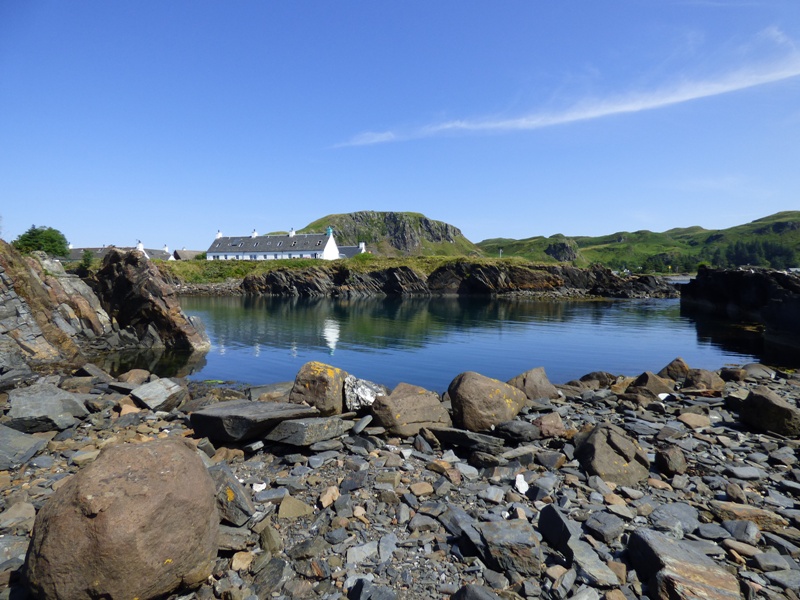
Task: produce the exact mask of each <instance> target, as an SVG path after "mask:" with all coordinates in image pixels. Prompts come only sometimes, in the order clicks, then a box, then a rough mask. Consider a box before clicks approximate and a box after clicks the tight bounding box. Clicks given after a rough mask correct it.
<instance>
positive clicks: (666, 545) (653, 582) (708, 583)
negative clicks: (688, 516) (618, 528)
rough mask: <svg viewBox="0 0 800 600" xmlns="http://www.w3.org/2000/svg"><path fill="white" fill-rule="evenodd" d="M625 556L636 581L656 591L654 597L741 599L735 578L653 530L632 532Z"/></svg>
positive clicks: (683, 545)
mask: <svg viewBox="0 0 800 600" xmlns="http://www.w3.org/2000/svg"><path fill="white" fill-rule="evenodd" d="M628 556H629V557H630V560H631V562H632V563H633V566H634V567H635V569H636V573H637V574H638V575H639V578H640V579H641V580H642V581H644V582H647V583H648V584H649V585H650V586H651V587H652V588H653V589H654V590H657V597H665V598H673V597H680V598H714V599H715V600H741V595H740V593H739V581H738V580H737V578H736V576H735V575H733V574H732V573H730V572H728V571H727V570H726V569H724V568H723V567H722V566H720V565H719V564H717V563H716V562H714V561H713V560H712V559H710V558H708V557H707V556H705V555H704V554H701V553H699V552H697V551H695V550H694V549H692V548H691V547H690V546H689V545H687V544H684V543H681V542H679V541H677V540H675V539H672V538H670V537H668V536H666V535H664V534H662V533H659V532H657V531H654V530H652V529H637V530H635V531H633V532H632V533H631V536H630V539H629V540H628Z"/></svg>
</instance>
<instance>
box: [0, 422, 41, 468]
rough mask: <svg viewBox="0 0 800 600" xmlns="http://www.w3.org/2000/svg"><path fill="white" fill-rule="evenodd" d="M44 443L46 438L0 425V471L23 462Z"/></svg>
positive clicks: (31, 456)
mask: <svg viewBox="0 0 800 600" xmlns="http://www.w3.org/2000/svg"><path fill="white" fill-rule="evenodd" d="M46 445H47V440H46V439H40V438H37V437H34V436H32V435H28V434H27V433H22V432H20V431H17V430H16V429H11V428H10V427H6V426H5V425H0V471H7V470H9V469H14V468H16V467H19V466H20V465H23V464H25V463H26V462H28V461H29V460H30V459H31V458H33V456H34V455H36V453H37V452H39V451H40V450H41V449H42V448H44V447H45V446H46Z"/></svg>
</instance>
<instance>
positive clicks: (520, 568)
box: [475, 519, 542, 575]
mask: <svg viewBox="0 0 800 600" xmlns="http://www.w3.org/2000/svg"><path fill="white" fill-rule="evenodd" d="M475 529H477V530H478V532H480V534H481V537H482V538H483V541H484V548H485V553H484V558H485V559H486V562H487V564H489V565H490V566H493V567H495V568H498V569H500V570H501V571H503V572H505V571H508V570H513V571H516V572H517V573H520V574H522V575H539V574H540V573H541V570H542V565H541V564H540V562H539V556H540V551H539V538H538V537H537V535H536V531H535V530H534V529H533V527H532V526H531V524H530V523H528V522H527V521H525V520H522V519H514V520H511V521H489V522H486V523H478V524H477V525H475Z"/></svg>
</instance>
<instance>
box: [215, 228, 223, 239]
mask: <svg viewBox="0 0 800 600" xmlns="http://www.w3.org/2000/svg"><path fill="white" fill-rule="evenodd" d="M221 237H222V232H221V231H220V230H219V229H217V237H216V239H219V238H221Z"/></svg>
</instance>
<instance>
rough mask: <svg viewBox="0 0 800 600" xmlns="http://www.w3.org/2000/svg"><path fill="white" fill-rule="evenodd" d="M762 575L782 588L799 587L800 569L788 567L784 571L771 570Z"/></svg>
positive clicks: (793, 588) (794, 588)
mask: <svg viewBox="0 0 800 600" xmlns="http://www.w3.org/2000/svg"><path fill="white" fill-rule="evenodd" d="M764 577H766V578H767V579H769V581H770V582H772V583H774V584H776V585H779V586H780V587H782V588H784V589H791V590H796V589H797V588H800V571H798V570H796V569H789V570H786V571H771V572H768V573H764Z"/></svg>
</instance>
